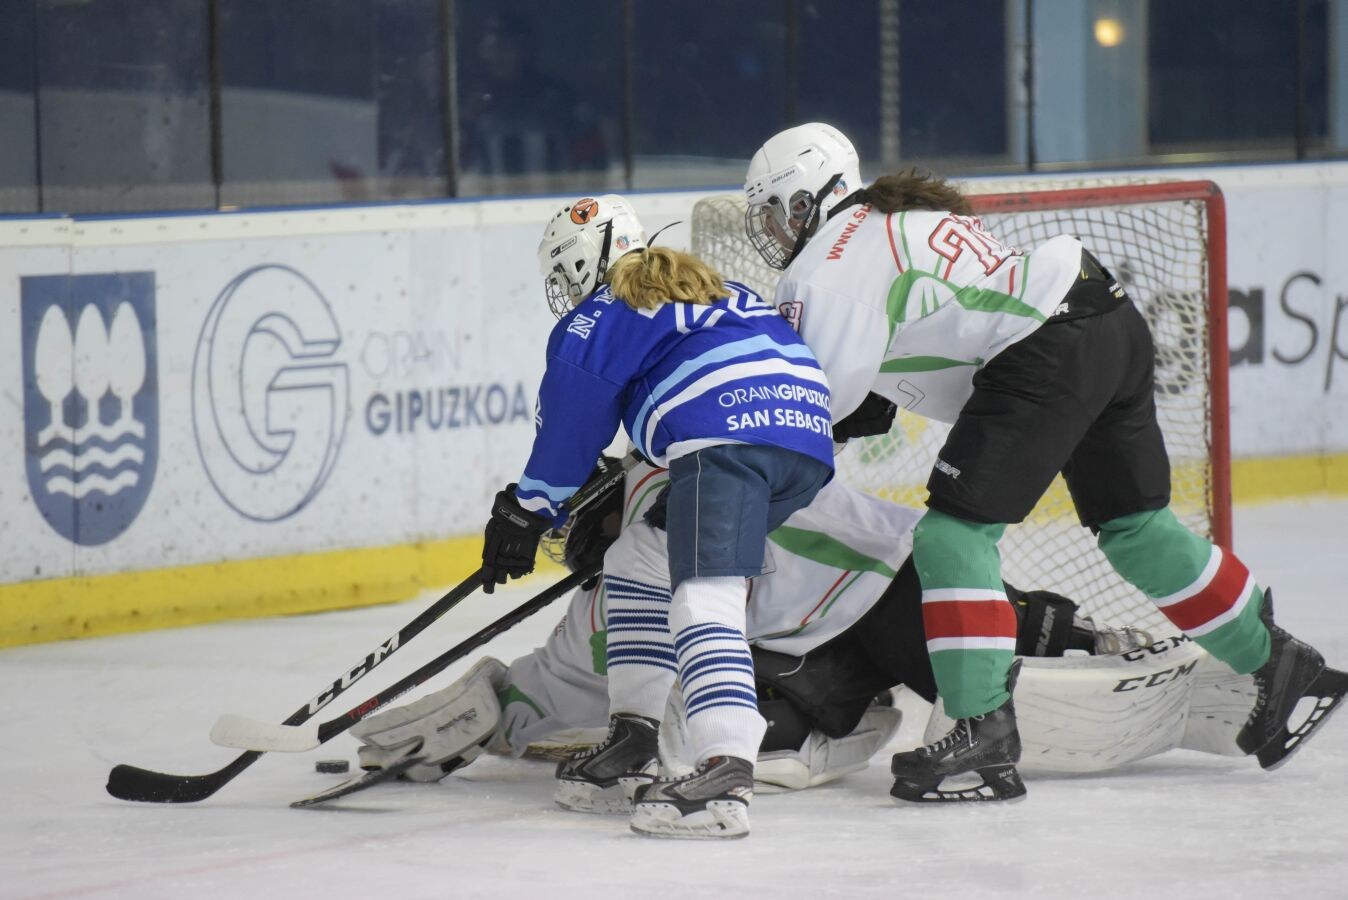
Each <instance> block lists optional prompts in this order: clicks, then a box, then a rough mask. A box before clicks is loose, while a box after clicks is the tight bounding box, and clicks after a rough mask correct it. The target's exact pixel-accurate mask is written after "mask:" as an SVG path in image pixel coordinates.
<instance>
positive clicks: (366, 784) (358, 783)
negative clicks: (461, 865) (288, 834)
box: [290, 756, 425, 809]
mask: <svg viewBox="0 0 1348 900" xmlns="http://www.w3.org/2000/svg"><path fill="white" fill-rule="evenodd" d="M424 761H425V757H423V756H408V757H404V758H403V759H400V760H398V761H397V762H395V763H394V764H393V765H391V766H387V767H385V768H383V769H372V770H371V771H369V772H366V773H364V774H362V775H358V776H356V777H355V778H350V779H347V780H346V781H343V782H342V783H341V784H339V785H337V786H336V787H334V788H329V789H328V790H326V791H323V792H322V793H318V794H314V795H313V796H312V797H305V798H304V799H303V800H296V801H295V802H294V803H292V804H290V806H291V808H293V809H306V808H308V807H311V806H318V805H319V804H321V803H327V802H328V801H330V800H336V799H337V798H338V797H346V796H348V795H350V794H354V793H356V792H357V791H363V790H366V789H368V788H372V787H374V786H375V785H376V784H383V783H384V782H386V781H393V780H394V779H396V778H397V777H398V776H400V775H402V774H403V773H404V772H406V771H407V770H408V769H410V768H412V767H413V766H415V765H416V764H417V763H420V762H424Z"/></svg>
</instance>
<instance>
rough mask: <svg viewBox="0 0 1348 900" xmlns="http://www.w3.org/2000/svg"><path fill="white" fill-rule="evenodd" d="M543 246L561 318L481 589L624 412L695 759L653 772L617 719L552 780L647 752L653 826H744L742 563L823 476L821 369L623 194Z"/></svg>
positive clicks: (580, 205) (632, 722)
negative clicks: (663, 575) (657, 471)
mask: <svg viewBox="0 0 1348 900" xmlns="http://www.w3.org/2000/svg"><path fill="white" fill-rule="evenodd" d="M538 255H539V262H540V267H541V269H542V272H543V276H544V279H545V285H546V289H547V295H548V302H549V305H550V306H551V307H552V309H553V311H554V312H555V313H557V314H558V315H559V316H560V318H561V320H560V321H559V322H558V323H557V325H556V327H555V328H554V329H553V331H552V335H551V337H550V338H549V340H548V349H547V356H548V359H547V369H546V371H545V372H544V375H543V381H542V384H541V386H540V387H539V392H538V411H537V417H536V424H537V429H538V430H537V434H536V436H535V438H534V444H533V450H532V452H531V454H530V457H529V461H528V463H527V465H526V466H525V469H524V474H523V476H522V477H521V478H520V480H519V483H518V484H512V485H508V486H507V487H506V488H505V490H503V491H501V492H500V493H498V494H497V495H496V500H495V502H494V504H493V506H492V513H491V519H490V521H488V523H487V526H486V532H485V541H484V545H483V550H482V578H483V584H484V587H485V589H486V590H487V592H488V593H490V592H491V590H492V588H493V587H494V585H496V584H503V583H505V581H506V579H507V578H516V577H519V576H521V575H523V574H525V573H527V572H529V571H531V570H532V569H533V565H534V557H535V555H536V552H537V547H538V538H539V535H540V534H541V533H542V532H543V531H544V530H546V529H547V528H549V527H552V526H554V525H558V524H560V523H561V522H562V521H564V519H565V517H566V509H565V505H564V504H565V502H566V500H567V498H568V497H570V496H571V495H572V494H573V493H575V491H576V490H577V489H578V488H579V487H580V485H581V484H583V483H584V482H585V480H586V478H587V477H588V475H589V474H590V472H591V470H592V469H593V468H594V465H595V461H596V460H597V459H598V458H599V457H600V455H601V453H602V451H603V450H604V448H605V447H607V446H608V445H609V444H610V443H611V442H612V440H613V438H614V435H615V434H616V432H617V429H618V426H619V424H621V425H623V426H624V427H625V428H626V431H627V434H628V436H629V438H630V439H631V441H632V443H633V444H634V445H635V446H636V447H637V449H638V450H639V451H640V452H641V453H642V454H643V455H644V456H646V457H647V458H648V459H650V460H651V461H652V462H654V463H656V464H658V465H661V466H668V468H669V472H670V484H669V487H668V489H667V492H668V493H667V496H666V498H665V499H664V502H663V503H662V504H660V513H659V515H661V516H662V517H663V522H660V523H659V524H661V525H663V527H664V528H665V530H666V534H667V540H668V545H669V564H670V576H671V585H670V587H671V591H672V593H671V595H669V596H670V599H669V604H670V605H669V617H668V627H669V631H670V633H671V634H672V636H673V640H674V647H675V652H674V655H673V658H663V659H662V660H660V662H661V663H662V664H664V665H666V666H668V667H669V668H670V669H671V670H677V671H678V673H679V679H680V682H681V684H682V687H683V692H684V699H685V702H686V704H687V710H688V730H689V737H690V743H691V745H692V746H693V748H694V749H695V751H696V756H697V760H698V765H697V767H696V768H695V769H694V771H693V773H692V774H691V775H689V776H687V777H684V778H679V779H671V780H668V781H655V780H654V775H655V773H656V763H655V760H656V756H657V754H656V752H655V748H656V736H657V730H658V723H657V722H655V721H654V720H650V719H645V718H643V717H639V716H620V715H615V716H614V717H613V718H612V720H611V722H610V729H609V736H608V738H607V739H606V740H605V741H604V742H603V743H602V744H600V745H599V746H598V747H597V748H595V749H594V750H593V751H590V752H588V753H587V754H585V755H584V756H583V757H582V758H579V759H574V760H571V761H570V762H568V763H564V764H563V765H562V767H561V769H559V778H560V779H563V780H565V779H567V778H571V779H573V780H582V781H583V780H584V779H585V778H587V777H589V773H593V772H596V771H599V770H601V769H604V768H607V766H606V765H605V764H606V763H609V762H611V761H612V759H613V757H614V756H615V755H616V756H619V757H628V756H632V755H637V756H641V757H642V758H644V759H649V760H650V761H651V762H650V766H649V769H648V771H647V772H646V773H645V774H647V775H649V776H650V777H649V778H646V779H643V780H645V781H648V782H651V783H647V784H641V785H639V788H640V790H639V791H637V788H638V785H636V784H634V785H632V789H633V790H634V791H637V797H636V799H637V802H638V803H643V802H644V803H645V804H646V806H647V808H648V810H652V811H656V812H658V813H659V814H660V817H661V818H662V819H664V820H666V821H667V822H668V824H669V827H668V828H667V829H662V833H672V834H679V833H680V831H681V829H683V828H685V827H692V828H706V829H709V830H712V831H717V832H720V833H723V834H727V835H736V834H745V833H747V831H748V815H747V806H748V802H749V799H750V797H751V796H752V788H753V763H752V760H753V759H754V757H755V756H756V754H757V751H758V746H759V743H760V741H761V740H762V737H763V733H764V730H765V728H766V724H765V722H764V720H763V718H762V717H761V716H760V715H759V713H758V707H757V701H756V696H755V688H754V673H753V663H752V659H751V657H750V654H749V645H748V643H747V641H746V640H745V636H744V628H745V603H746V600H747V585H746V581H745V579H746V578H747V577H749V576H752V575H757V574H759V573H760V572H761V571H762V567H763V548H764V540H765V538H766V535H767V533H768V532H769V531H771V530H773V529H775V528H776V527H777V526H779V525H780V524H781V523H782V522H783V521H785V519H786V518H787V516H789V515H790V514H791V513H793V512H795V511H796V510H797V509H800V508H802V507H804V506H805V505H807V504H808V503H809V502H810V500H811V499H813V497H814V495H815V494H816V493H817V492H818V491H819V489H820V488H821V487H822V486H823V485H824V484H825V483H826V482H827V481H828V480H829V478H831V477H832V474H833V441H832V436H831V417H830V413H829V392H828V383H827V381H826V380H825V378H824V375H823V372H822V370H820V368H819V365H818V363H817V362H816V361H815V359H814V356H813V355H812V354H811V353H810V351H809V349H808V348H807V347H806V346H805V344H804V343H803V342H802V341H801V340H800V339H799V337H798V336H797V335H796V333H795V331H794V330H793V329H792V327H791V325H790V323H788V322H787V321H786V319H784V318H782V317H781V316H780V315H778V313H777V312H776V310H774V309H773V308H772V307H771V306H769V305H768V304H767V303H766V302H764V301H763V299H762V298H761V297H759V296H758V295H757V294H755V293H753V292H752V291H751V290H749V289H748V288H746V287H744V286H743V285H740V284H736V283H734V282H723V281H722V279H721V277H720V276H719V275H718V274H717V273H716V272H715V271H714V270H712V269H710V268H709V267H708V266H707V265H706V264H705V263H703V262H701V261H700V260H698V259H696V258H694V257H692V256H689V255H688V254H686V253H681V252H679V251H675V250H672V249H668V248H663V247H650V246H648V245H647V241H646V237H645V232H644V230H643V229H642V226H641V223H640V221H639V220H638V219H637V217H636V214H635V213H634V212H633V211H632V208H631V206H630V205H629V204H628V203H627V202H626V201H625V200H624V199H623V198H621V197H618V196H614V195H604V196H600V197H597V198H585V199H581V200H577V201H575V202H574V203H570V204H567V205H566V206H564V207H563V208H562V209H561V210H560V211H559V212H558V213H557V214H556V215H555V216H553V218H552V220H551V221H550V222H549V224H548V226H547V229H546V231H545V232H544V235H543V241H542V243H541V244H540V246H539V250H538ZM609 627H610V629H612V628H613V627H614V623H610V626H609ZM619 627H621V626H620V623H619ZM664 652H666V653H667V651H664ZM619 762H620V763H621V762H622V760H620V761H619ZM618 768H619V771H630V769H623V768H622V766H621V765H619V767H618Z"/></svg>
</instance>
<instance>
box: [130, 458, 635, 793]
mask: <svg viewBox="0 0 1348 900" xmlns="http://www.w3.org/2000/svg"><path fill="white" fill-rule="evenodd" d="M638 459H640V457H638V456H637V455H636V454H629V455H628V456H627V457H626V458H625V459H623V460H622V463H621V465H617V466H608V467H605V468H603V469H602V471H601V473H600V474H599V475H597V476H595V477H594V478H592V479H591V480H590V481H589V482H587V483H586V484H585V485H583V486H582V487H581V489H580V490H579V491H577V492H576V493H575V494H574V495H573V496H572V497H571V498H570V500H569V501H568V503H567V506H568V507H569V508H570V509H571V510H573V511H579V510H580V509H581V508H583V507H584V506H586V505H588V504H589V503H590V502H592V501H593V500H594V499H595V498H596V497H598V496H600V495H602V494H603V493H604V492H605V491H607V490H609V489H610V488H612V487H613V486H614V485H615V484H618V483H620V482H621V481H622V478H623V476H624V475H625V474H626V472H627V470H628V469H630V468H631V467H632V466H633V465H634V464H635V463H636V462H637V460H638ZM594 574H595V573H593V572H591V573H590V577H593V575H594ZM574 577H575V576H572V578H569V579H565V580H564V581H563V582H562V583H563V584H565V583H567V582H569V581H572V580H573V579H574ZM583 580H584V579H582V580H581V581H575V582H574V584H580V583H582V581H583ZM480 584H481V570H480V569H479V570H478V571H477V572H474V573H473V574H472V575H470V576H469V577H468V578H467V579H466V580H465V581H464V582H463V583H462V584H460V585H459V586H458V587H456V588H454V589H453V590H451V591H450V592H449V593H447V594H445V595H444V596H443V597H441V598H440V599H439V600H437V601H436V602H435V603H434V604H432V605H431V606H430V607H429V608H427V609H426V610H425V611H424V612H423V613H421V615H419V616H417V617H416V618H415V619H413V620H412V621H411V622H409V623H408V624H407V625H405V626H403V628H402V629H401V630H400V631H399V632H398V633H397V634H395V635H393V636H392V637H391V638H389V639H388V640H387V641H385V642H384V643H382V644H380V645H379V647H378V648H376V649H375V650H374V652H372V653H370V654H367V655H366V657H365V659H363V660H362V661H361V662H360V664H359V665H357V666H356V667H355V668H353V669H350V670H348V671H347V672H345V673H343V674H342V675H341V676H340V677H339V678H337V679H336V680H334V681H333V683H332V684H331V685H330V686H329V687H327V688H325V689H324V690H323V692H322V693H320V694H319V695H318V696H316V697H315V698H314V699H313V700H311V701H310V702H309V703H307V704H305V705H304V706H302V707H300V708H299V709H297V710H296V711H295V712H293V713H291V715H290V717H289V718H287V719H286V720H285V722H284V723H283V724H285V725H301V724H303V723H304V722H306V721H308V720H309V719H310V718H311V717H312V716H313V715H314V714H315V713H317V712H318V711H319V710H320V709H322V708H323V707H324V706H326V705H327V704H329V703H331V702H332V701H333V700H335V699H336V698H337V696H338V695H339V694H341V693H342V692H343V691H345V690H346V689H347V688H349V687H350V686H351V685H353V684H355V682H356V681H358V680H359V679H360V678H361V677H363V676H364V675H365V674H366V673H367V672H369V671H370V670H371V669H373V668H374V667H375V666H377V665H379V663H381V662H383V661H384V660H385V659H387V658H388V657H389V656H391V655H393V653H394V652H395V651H396V650H397V649H398V648H399V647H401V646H402V645H403V644H405V643H406V642H407V641H410V640H411V639H412V638H413V637H415V636H416V635H418V634H420V633H421V632H422V631H423V630H424V629H425V628H426V627H427V626H429V625H430V624H431V623H432V622H434V621H435V620H436V619H438V618H440V616H442V615H444V614H445V613H446V612H448V611H449V610H450V609H451V608H452V607H454V606H456V605H458V603H460V602H461V601H462V600H463V599H464V598H465V597H467V596H468V595H469V594H471V593H472V592H473V591H474V590H476V589H477V587H478V586H479V585H480ZM572 586H574V585H572ZM539 608H541V606H540V607H539ZM502 621H504V620H502ZM510 624H511V625H513V624H514V622H511V623H510ZM489 627H491V626H489ZM506 627H510V626H509V625H507V626H506ZM484 630H485V629H484ZM503 630H504V629H503ZM479 634H481V632H479ZM488 639H490V638H488ZM474 646H476V645H474ZM468 649H471V647H469V648H468ZM464 652H467V650H465V651H464ZM450 662H452V660H451V661H450ZM445 665H449V663H448V662H447V663H446V664H445ZM428 677H429V676H428ZM357 721H358V720H357ZM260 756H262V751H257V750H249V751H247V752H245V753H241V754H240V755H239V756H237V757H235V758H234V760H233V761H232V762H230V763H229V764H228V765H226V766H225V767H224V768H222V769H218V770H216V771H214V772H210V773H208V774H205V775H171V774H168V773H165V772H154V771H151V770H149V769H142V768H140V767H138V766H130V765H126V764H120V765H117V766H113V768H112V771H111V772H109V773H108V783H107V791H108V793H109V794H111V795H112V796H114V797H116V798H117V799H119V800H134V801H139V802H143V803H195V802H197V801H198V800H204V799H205V798H207V797H209V796H211V795H212V794H214V793H215V792H216V791H218V790H220V788H222V787H223V786H224V785H226V784H228V783H229V782H230V781H231V780H233V779H234V778H235V777H236V776H237V775H238V774H239V773H240V772H242V771H243V770H244V769H246V768H248V767H249V766H251V765H252V764H253V763H255V762H257V760H258V758H259V757H260Z"/></svg>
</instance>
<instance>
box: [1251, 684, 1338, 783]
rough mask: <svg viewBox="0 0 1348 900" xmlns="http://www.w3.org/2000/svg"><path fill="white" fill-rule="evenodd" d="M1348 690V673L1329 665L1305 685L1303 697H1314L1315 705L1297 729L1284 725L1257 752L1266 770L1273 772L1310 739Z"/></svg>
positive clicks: (1262, 766) (1260, 762) (1256, 755)
mask: <svg viewBox="0 0 1348 900" xmlns="http://www.w3.org/2000/svg"><path fill="white" fill-rule="evenodd" d="M1345 693H1348V672H1341V671H1339V670H1338V669H1331V668H1329V667H1328V666H1326V667H1325V668H1324V669H1322V670H1321V671H1320V674H1319V675H1317V676H1315V680H1314V681H1312V682H1311V683H1310V685H1309V686H1307V688H1306V692H1305V693H1304V694H1303V695H1302V697H1303V698H1306V697H1314V698H1315V701H1316V702H1315V708H1314V709H1313V710H1311V714H1310V715H1309V716H1307V717H1306V720H1305V721H1304V722H1302V723H1301V724H1300V725H1298V726H1297V727H1296V728H1295V729H1291V730H1289V729H1288V728H1286V727H1284V728H1282V729H1280V730H1279V731H1278V733H1277V734H1276V735H1274V737H1273V740H1271V741H1269V742H1268V743H1267V744H1265V745H1264V746H1263V747H1260V748H1259V750H1258V752H1256V754H1255V757H1256V758H1257V759H1258V760H1259V765H1260V767H1261V768H1263V769H1264V770H1266V771H1269V772H1271V771H1273V770H1274V769H1276V768H1278V767H1280V766H1282V765H1283V764H1285V763H1286V762H1287V760H1289V759H1291V758H1292V754H1293V753H1295V752H1297V751H1298V750H1300V749H1301V747H1302V746H1303V745H1304V744H1305V743H1306V742H1307V741H1308V740H1310V739H1311V738H1312V737H1313V736H1314V735H1315V734H1316V733H1317V732H1318V731H1319V730H1320V726H1321V725H1323V724H1324V723H1325V720H1326V719H1328V718H1329V714H1330V713H1332V712H1333V711H1334V710H1335V709H1337V708H1338V705H1339V701H1341V700H1342V699H1343V696H1344V694H1345Z"/></svg>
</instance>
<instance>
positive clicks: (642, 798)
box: [632, 756, 754, 838]
mask: <svg viewBox="0 0 1348 900" xmlns="http://www.w3.org/2000/svg"><path fill="white" fill-rule="evenodd" d="M753 796H754V764H753V763H751V762H749V761H748V760H743V759H738V758H736V757H733V756H713V757H711V758H710V759H708V760H706V761H705V762H703V763H701V764H700V765H699V766H698V767H697V768H696V769H695V770H693V773H692V774H691V775H687V776H685V777H683V778H675V779H671V780H669V781H656V782H654V783H653V784H648V785H642V786H641V787H640V788H639V789H638V790H637V795H636V802H635V804H634V805H633V807H632V830H633V831H635V832H636V833H638V834H645V835H651V836H653V837H669V838H741V837H744V836H745V835H747V834H748V833H749V801H750V800H752V799H753Z"/></svg>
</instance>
